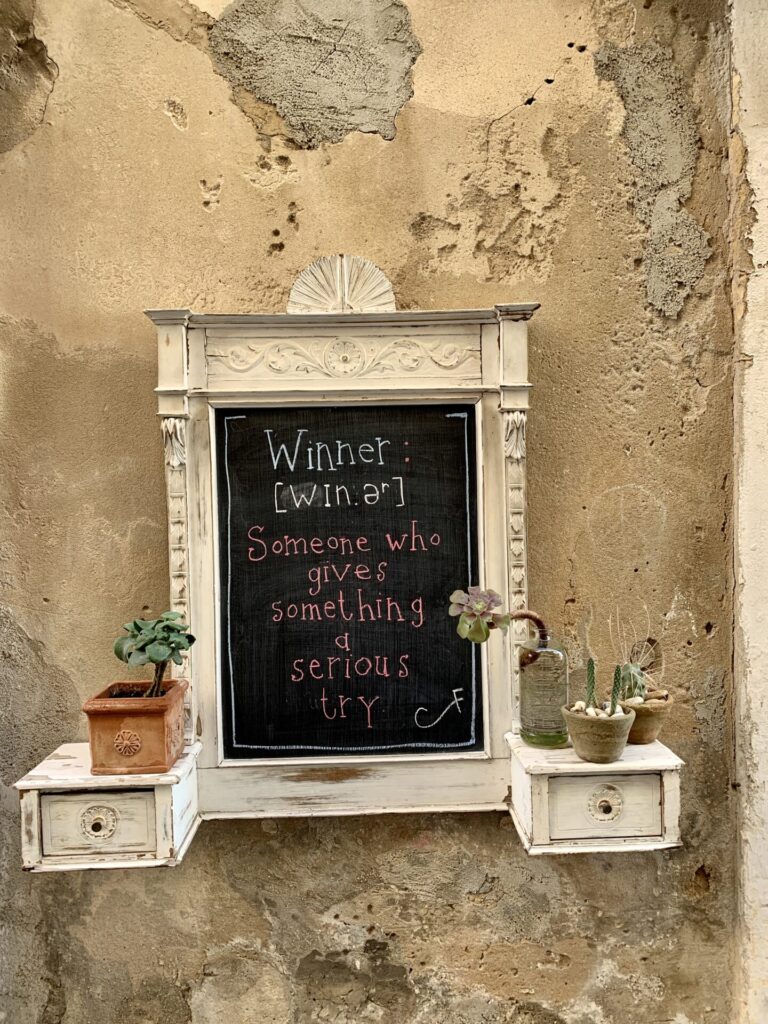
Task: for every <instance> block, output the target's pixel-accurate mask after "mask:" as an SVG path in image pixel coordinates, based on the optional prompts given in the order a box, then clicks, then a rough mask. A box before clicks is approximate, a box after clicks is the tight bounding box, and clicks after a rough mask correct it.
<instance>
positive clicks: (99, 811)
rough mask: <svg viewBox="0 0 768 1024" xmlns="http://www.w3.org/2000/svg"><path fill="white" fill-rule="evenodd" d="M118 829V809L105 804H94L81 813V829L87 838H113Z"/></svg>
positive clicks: (101, 839) (100, 839)
mask: <svg viewBox="0 0 768 1024" xmlns="http://www.w3.org/2000/svg"><path fill="white" fill-rule="evenodd" d="M116 830H117V811H116V810H115V809H114V807H107V806H106V805H105V804H92V805H91V806H90V807H86V808H85V810H84V811H81V813H80V831H81V832H82V833H83V835H84V836H85V837H86V839H95V840H99V841H103V840H105V839H111V838H112V836H113V835H114V834H115V832H116Z"/></svg>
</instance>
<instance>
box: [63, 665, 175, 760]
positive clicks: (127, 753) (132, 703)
mask: <svg viewBox="0 0 768 1024" xmlns="http://www.w3.org/2000/svg"><path fill="white" fill-rule="evenodd" d="M151 685H152V681H151V680H150V679H135V680H130V681H127V682H120V683H112V685H111V686H108V687H107V688H106V689H105V690H102V691H101V693H97V694H96V696H95V697H91V699H90V700H87V701H86V702H85V704H83V711H84V712H85V713H86V715H87V716H88V732H89V735H90V742H91V762H92V764H91V774H92V775H138V774H144V773H151V774H154V773H160V772H167V771H169V769H170V768H171V765H172V764H173V762H174V761H175V760H176V758H177V757H178V756H179V754H180V753H181V752H182V750H183V749H184V693H185V691H186V689H187V687H188V686H189V683H188V682H187V681H186V679H169V680H167V681H166V682H165V683H164V686H165V687H166V691H165V693H164V694H163V696H162V697H142V696H138V697H130V696H122V694H125V693H135V692H136V691H140V692H141V693H145V692H146V691H147V690H148V689H149V687H150V686H151Z"/></svg>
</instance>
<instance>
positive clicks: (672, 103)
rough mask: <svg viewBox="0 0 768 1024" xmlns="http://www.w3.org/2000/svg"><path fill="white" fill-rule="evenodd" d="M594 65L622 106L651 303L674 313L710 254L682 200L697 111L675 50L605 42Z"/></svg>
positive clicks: (694, 145) (686, 194)
mask: <svg viewBox="0 0 768 1024" xmlns="http://www.w3.org/2000/svg"><path fill="white" fill-rule="evenodd" d="M595 67H596V68H597V72H598V74H599V75H600V77H601V78H604V79H606V80H607V81H611V82H614V83H615V85H616V88H617V89H618V92H619V95H620V96H621V99H622V102H623V103H624V106H625V107H626V112H627V115H626V120H625V122H624V129H623V133H622V134H623V138H624V142H625V144H626V146H627V149H628V150H629V154H630V159H631V160H632V165H633V167H634V169H635V173H636V179H635V210H636V212H637V216H638V217H639V218H640V220H641V221H642V223H643V224H645V225H646V227H647V229H648V233H647V237H646V242H645V251H644V262H645V265H646V266H645V287H646V295H647V297H648V302H649V303H650V304H651V305H652V306H653V307H654V308H655V309H657V310H658V311H659V312H660V313H663V314H664V315H665V316H677V314H678V313H679V312H680V310H681V309H682V307H683V303H684V301H685V299H686V297H687V296H688V295H689V294H690V293H691V290H692V289H693V287H694V286H695V285H696V283H697V281H698V280H699V279H700V278H701V275H702V273H703V271H704V265H705V263H706V261H707V259H708V257H709V254H710V249H709V246H708V244H707V232H706V231H705V230H704V229H703V228H702V226H701V225H700V224H699V223H697V221H696V220H695V219H694V218H693V216H692V215H691V214H690V213H689V211H688V210H687V209H686V207H685V202H686V200H687V199H688V198H689V196H690V194H691V183H692V180H693V172H694V168H695V166H696V156H697V146H698V143H699V131H698V128H697V126H696V117H695V112H694V110H693V107H692V104H691V102H690V99H689V98H688V95H687V91H686V87H685V84H684V82H683V80H682V77H681V75H680V72H679V71H678V70H677V69H676V68H675V65H674V61H673V57H672V54H671V53H670V52H669V51H665V50H664V49H663V48H662V47H661V46H659V45H658V44H657V43H656V42H648V43H645V44H643V45H635V46H627V47H619V46H616V45H615V44H612V43H608V44H606V45H604V46H603V47H602V48H601V49H600V50H599V51H598V53H597V54H596V55H595Z"/></svg>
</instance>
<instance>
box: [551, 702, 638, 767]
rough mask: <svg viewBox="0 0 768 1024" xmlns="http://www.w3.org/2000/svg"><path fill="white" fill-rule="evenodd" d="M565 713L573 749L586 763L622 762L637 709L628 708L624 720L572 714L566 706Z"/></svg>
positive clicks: (579, 713) (563, 709) (564, 716)
mask: <svg viewBox="0 0 768 1024" xmlns="http://www.w3.org/2000/svg"><path fill="white" fill-rule="evenodd" d="M561 710H562V712H563V718H564V719H565V724H566V725H567V726H568V732H569V733H570V737H571V742H572V743H573V749H574V750H575V751H576V754H577V755H578V756H579V757H580V758H581V760H582V761H591V762H592V763H593V764H610V763H611V761H618V759H619V758H620V757H621V755H622V752H623V750H624V747H626V745H627V736H628V735H629V730H630V729H631V728H632V723H633V722H634V720H635V713H634V711H633V710H631V709H628V710H627V711H626V712H625V713H624V714H623V715H622V716H621V718H592V717H591V716H590V715H585V714H583V713H582V712H574V711H569V710H568V708H566V707H563V708H561Z"/></svg>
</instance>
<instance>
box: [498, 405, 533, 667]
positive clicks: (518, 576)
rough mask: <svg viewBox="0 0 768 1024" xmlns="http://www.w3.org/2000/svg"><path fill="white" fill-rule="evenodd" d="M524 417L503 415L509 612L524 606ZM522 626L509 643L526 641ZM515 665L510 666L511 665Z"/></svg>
mask: <svg viewBox="0 0 768 1024" xmlns="http://www.w3.org/2000/svg"><path fill="white" fill-rule="evenodd" d="M525 417H526V414H525V412H523V411H522V410H515V411H514V412H505V413H504V454H505V456H506V458H505V466H506V512H507V537H508V544H509V548H508V551H507V566H508V573H509V579H508V586H509V604H510V608H512V609H517V608H524V607H525V605H526V603H527V599H528V598H527V594H528V587H527V579H526V573H527V569H526V566H527V539H526V534H525ZM527 633H528V627H527V625H526V623H525V622H513V623H512V629H511V630H510V634H511V639H512V640H513V641H514V642H515V643H520V642H522V641H524V640H525V639H526V636H527ZM514 663H516V662H513V664H514Z"/></svg>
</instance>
